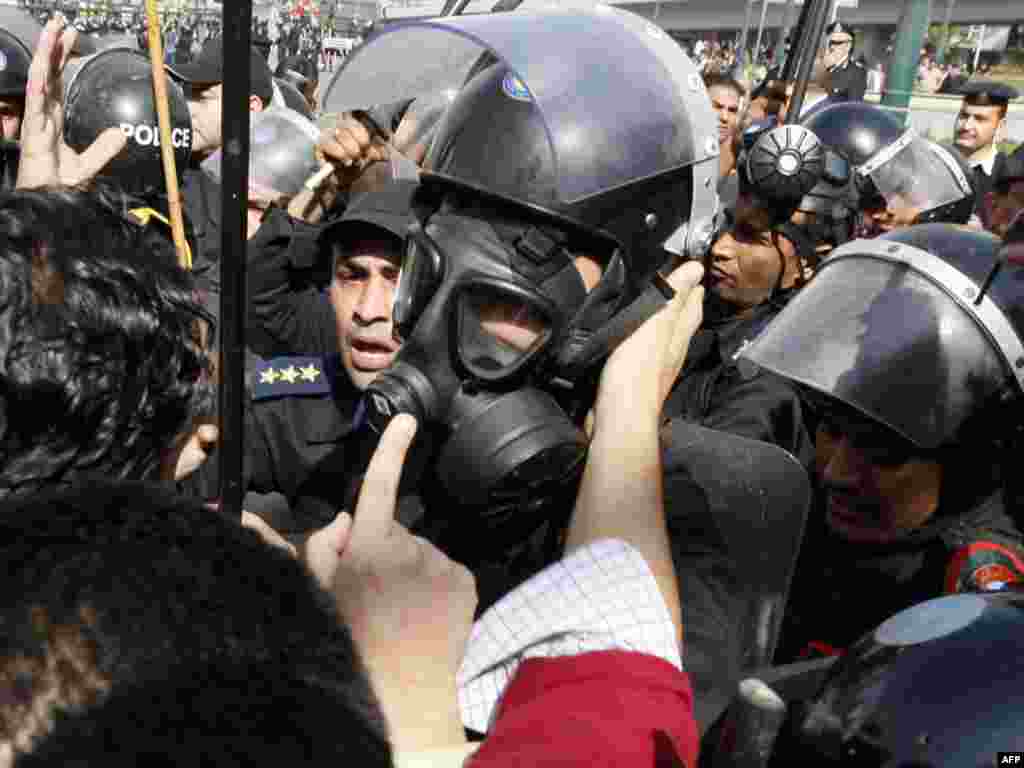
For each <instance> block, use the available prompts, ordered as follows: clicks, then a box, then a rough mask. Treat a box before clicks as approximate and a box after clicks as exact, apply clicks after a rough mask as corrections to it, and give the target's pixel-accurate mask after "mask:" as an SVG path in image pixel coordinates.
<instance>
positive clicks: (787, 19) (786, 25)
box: [775, 0, 796, 67]
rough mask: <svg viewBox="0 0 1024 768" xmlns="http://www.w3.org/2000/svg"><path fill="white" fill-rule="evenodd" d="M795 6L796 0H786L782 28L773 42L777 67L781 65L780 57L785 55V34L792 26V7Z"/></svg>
mask: <svg viewBox="0 0 1024 768" xmlns="http://www.w3.org/2000/svg"><path fill="white" fill-rule="evenodd" d="M795 6H796V0H786V10H785V12H784V14H783V16H782V29H781V30H780V31H779V41H778V43H776V44H775V65H776V66H777V67H781V66H782V59H783V58H784V57H785V56H786V36H787V35H788V34H789V31H790V28H791V27H792V26H793V8H794V7H795ZM790 50H792V48H790Z"/></svg>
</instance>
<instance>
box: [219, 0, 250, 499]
mask: <svg viewBox="0 0 1024 768" xmlns="http://www.w3.org/2000/svg"><path fill="white" fill-rule="evenodd" d="M223 8H224V17H223V24H222V25H221V26H222V27H223V36H224V50H225V51H231V52H233V53H232V55H227V56H225V57H224V99H223V107H222V111H221V119H222V121H223V122H222V124H223V126H224V127H223V141H224V154H223V159H222V160H221V163H222V165H221V226H222V230H221V262H220V264H221V294H220V323H221V328H220V371H219V372H220V446H221V447H220V451H219V452H220V503H221V511H222V512H223V513H224V514H226V515H227V516H228V517H231V518H236V519H241V517H242V498H243V497H244V495H245V489H244V488H243V487H242V456H243V449H244V446H245V433H244V429H245V320H246V301H245V293H246V291H245V271H246V250H247V238H246V234H247V232H246V230H247V227H246V201H247V199H248V194H249V94H250V93H251V81H250V77H249V56H248V51H249V50H250V48H252V0H232V2H230V3H224V6H223Z"/></svg>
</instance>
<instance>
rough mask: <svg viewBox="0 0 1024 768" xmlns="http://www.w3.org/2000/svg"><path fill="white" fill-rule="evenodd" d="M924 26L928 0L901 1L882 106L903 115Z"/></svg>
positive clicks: (926, 18)
mask: <svg viewBox="0 0 1024 768" xmlns="http://www.w3.org/2000/svg"><path fill="white" fill-rule="evenodd" d="M927 28H928V0H904V3H903V13H902V15H901V16H900V24H899V31H898V33H897V36H896V50H895V51H893V55H892V61H891V62H890V64H889V73H888V75H887V76H886V78H885V93H883V94H882V106H883V107H893V108H895V109H897V110H899V111H902V112H903V113H904V117H905V116H906V114H907V107H909V106H910V97H911V95H912V94H913V90H914V80H915V78H916V77H917V64H918V59H919V57H920V55H921V44H922V43H923V42H924V35H925V32H926V30H927Z"/></svg>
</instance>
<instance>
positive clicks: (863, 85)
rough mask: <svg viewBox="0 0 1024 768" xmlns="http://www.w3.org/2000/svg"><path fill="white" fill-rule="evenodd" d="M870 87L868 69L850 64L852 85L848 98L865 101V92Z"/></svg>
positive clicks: (847, 94)
mask: <svg viewBox="0 0 1024 768" xmlns="http://www.w3.org/2000/svg"><path fill="white" fill-rule="evenodd" d="M867 89H868V71H867V70H866V69H864V67H862V66H858V65H856V64H854V65H851V66H850V87H849V89H848V90H847V93H846V98H848V99H849V100H850V101H864V94H865V92H866V91H867Z"/></svg>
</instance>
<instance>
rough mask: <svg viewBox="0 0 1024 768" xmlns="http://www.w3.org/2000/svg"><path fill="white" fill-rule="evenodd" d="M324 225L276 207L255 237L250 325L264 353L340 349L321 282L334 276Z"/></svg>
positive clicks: (316, 352) (251, 260)
mask: <svg viewBox="0 0 1024 768" xmlns="http://www.w3.org/2000/svg"><path fill="white" fill-rule="evenodd" d="M319 231H320V230H319V228H318V227H315V226H312V225H309V224H305V223H304V222H301V221H298V220H297V219H293V218H291V217H290V216H289V215H288V214H287V213H285V212H284V211H282V210H280V209H273V210H271V211H270V212H268V214H267V217H266V218H265V219H264V221H263V224H262V226H261V227H260V229H259V232H257V234H256V236H255V237H254V238H253V239H252V240H250V241H249V256H248V259H249V280H248V283H249V326H250V327H251V328H253V329H254V330H255V331H256V332H257V334H258V336H262V337H263V342H262V345H263V346H264V347H265V349H261V350H259V351H260V352H261V354H263V356H264V357H278V356H286V355H300V354H301V355H329V354H334V353H335V352H337V351H338V335H337V326H336V324H335V319H334V311H333V310H332V308H331V306H330V304H329V303H328V301H327V297H326V295H325V294H324V293H323V292H322V291H321V290H320V288H319V287H318V283H321V284H322V283H324V282H326V279H327V276H328V275H327V272H328V270H327V269H326V265H325V264H324V263H323V261H322V260H321V259H320V254H319V247H318V241H317V236H318V234H319Z"/></svg>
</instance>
